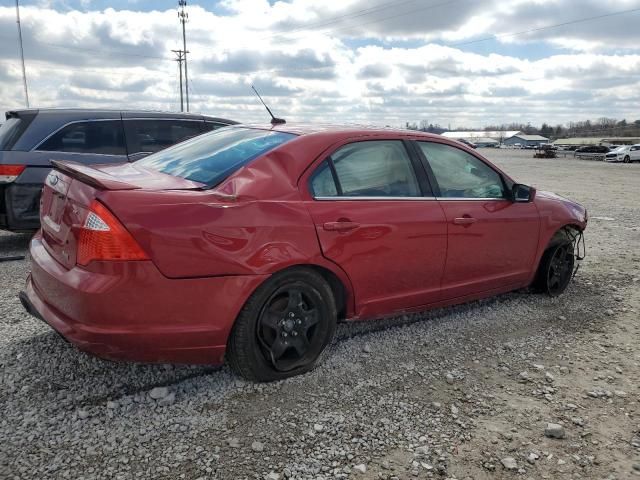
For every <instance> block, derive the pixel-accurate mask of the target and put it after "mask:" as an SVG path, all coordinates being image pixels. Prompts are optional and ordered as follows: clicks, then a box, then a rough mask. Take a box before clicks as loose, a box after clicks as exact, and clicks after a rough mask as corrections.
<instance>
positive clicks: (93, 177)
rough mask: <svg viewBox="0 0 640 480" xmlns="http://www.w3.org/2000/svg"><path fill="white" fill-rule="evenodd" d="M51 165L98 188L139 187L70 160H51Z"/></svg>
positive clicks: (123, 188)
mask: <svg viewBox="0 0 640 480" xmlns="http://www.w3.org/2000/svg"><path fill="white" fill-rule="evenodd" d="M51 165H53V168H55V169H56V170H59V171H61V172H63V173H65V174H67V175H69V176H70V177H71V178H75V179H76V180H80V181H81V182H82V183H86V184H87V185H91V186H92V187H94V188H97V189H99V190H138V189H139V188H140V187H138V186H136V185H132V184H130V183H127V182H123V181H122V180H116V177H114V176H113V175H109V174H108V173H105V172H102V171H100V170H98V169H97V168H93V167H91V166H89V165H84V164H82V163H78V162H73V161H71V160H51Z"/></svg>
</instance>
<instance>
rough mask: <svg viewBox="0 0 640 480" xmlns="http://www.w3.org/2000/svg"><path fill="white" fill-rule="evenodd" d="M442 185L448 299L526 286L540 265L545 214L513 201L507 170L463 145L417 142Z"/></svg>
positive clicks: (440, 197)
mask: <svg viewBox="0 0 640 480" xmlns="http://www.w3.org/2000/svg"><path fill="white" fill-rule="evenodd" d="M417 144H418V146H419V148H420V150H421V151H422V153H424V156H425V157H426V160H427V163H428V167H429V168H430V170H431V173H432V175H433V178H434V183H436V184H437V187H438V190H439V193H438V201H439V203H440V205H441V206H442V208H443V210H444V213H445V216H446V219H447V226H448V238H449V243H448V250H447V261H446V267H445V273H444V277H443V280H442V295H443V299H444V300H448V299H453V298H457V297H462V296H465V295H471V294H477V293H481V292H485V291H489V290H493V289H498V288H505V287H510V286H514V287H517V286H521V285H522V283H523V282H526V281H527V279H528V278H529V277H530V274H531V272H532V269H533V268H534V261H535V256H536V250H537V247H538V235H539V229H540V218H539V214H538V210H537V208H536V206H535V205H534V204H533V203H514V202H512V201H511V200H510V195H509V194H508V192H507V188H506V184H505V182H504V180H503V178H502V175H501V174H500V173H499V172H498V171H496V170H494V168H493V167H492V166H490V165H489V164H488V163H485V162H484V161H482V160H481V159H479V158H477V157H475V156H473V155H471V154H469V153H467V152H465V151H464V150H462V149H459V148H456V147H453V146H450V145H445V144H441V143H436V142H417Z"/></svg>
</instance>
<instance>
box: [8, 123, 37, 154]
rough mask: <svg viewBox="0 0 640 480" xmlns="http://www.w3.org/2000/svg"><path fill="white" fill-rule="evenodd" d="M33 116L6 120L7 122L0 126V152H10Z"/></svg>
mask: <svg viewBox="0 0 640 480" xmlns="http://www.w3.org/2000/svg"><path fill="white" fill-rule="evenodd" d="M33 117H34V115H29V116H28V117H26V116H25V118H21V117H17V116H15V117H12V116H10V117H9V118H7V121H6V122H4V123H3V124H2V125H0V151H2V150H11V149H12V148H13V146H14V145H15V143H16V142H17V141H18V139H19V138H20V136H21V135H22V134H23V133H24V131H25V130H26V129H27V127H28V126H29V124H30V123H31V120H33Z"/></svg>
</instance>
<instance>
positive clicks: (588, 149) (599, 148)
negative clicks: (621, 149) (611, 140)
mask: <svg viewBox="0 0 640 480" xmlns="http://www.w3.org/2000/svg"><path fill="white" fill-rule="evenodd" d="M580 153H598V154H603V153H609V147H607V146H606V145H587V146H584V147H580V148H578V149H577V150H576V155H578V154H580Z"/></svg>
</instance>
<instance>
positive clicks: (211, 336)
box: [20, 125, 587, 381]
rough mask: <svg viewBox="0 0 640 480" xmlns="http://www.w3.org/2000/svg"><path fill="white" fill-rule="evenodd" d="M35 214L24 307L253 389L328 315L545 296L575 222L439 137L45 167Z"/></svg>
mask: <svg viewBox="0 0 640 480" xmlns="http://www.w3.org/2000/svg"><path fill="white" fill-rule="evenodd" d="M41 217H42V229H41V231H40V232H39V233H38V234H37V235H36V236H35V237H34V238H33V239H32V241H31V245H30V253H31V274H30V276H29V278H28V281H27V285H26V290H25V291H24V292H22V293H21V294H20V299H21V301H22V303H23V305H24V306H25V308H26V309H27V311H29V312H30V313H32V314H33V315H36V316H38V317H40V318H43V319H44V320H45V321H46V322H47V323H48V324H49V325H50V326H51V327H52V328H54V329H55V330H57V331H58V332H60V333H61V334H62V335H63V336H65V337H66V338H67V339H68V340H69V341H71V342H72V343H74V344H75V345H77V346H78V347H79V348H80V349H82V350H85V351H88V352H90V353H93V354H96V355H100V356H103V357H106V358H112V359H124V360H133V361H145V362H187V363H205V364H206V363H208V364H216V363H221V362H222V360H223V357H225V356H226V358H228V360H229V362H230V364H231V366H232V368H233V369H234V370H235V371H236V372H238V373H239V374H241V375H243V376H245V377H246V378H249V379H252V380H262V381H268V380H277V379H281V378H285V377H289V376H291V375H296V374H299V373H302V372H305V371H308V370H310V369H311V368H313V366H314V364H315V363H316V361H317V359H318V358H319V356H320V354H321V353H322V351H323V350H324V349H325V347H326V346H327V345H328V344H329V342H330V341H331V339H332V337H333V334H334V331H335V329H336V323H337V322H338V321H342V320H355V319H360V318H375V317H383V316H388V315H397V314H400V313H402V314H404V313H407V312H411V311H423V310H425V309H428V308H434V307H441V306H444V305H448V304H457V303H462V302H466V301H470V300H472V299H478V298H483V297H488V296H492V295H496V294H498V293H501V292H508V291H511V290H517V289H520V288H523V287H526V286H529V285H533V286H534V287H535V288H536V289H538V290H540V291H542V292H545V293H547V294H549V295H559V294H561V293H562V292H563V291H564V290H565V289H566V287H567V286H568V284H569V282H570V281H571V278H572V276H573V273H574V269H575V262H576V261H577V260H576V254H577V252H576V251H575V250H574V246H575V245H576V244H578V245H579V239H580V237H581V235H582V231H583V230H584V229H585V227H586V225H587V212H586V210H585V208H584V207H583V206H581V205H580V204H578V203H576V202H573V201H571V200H568V199H566V198H563V197H560V196H558V195H554V194H552V193H549V192H542V191H538V192H536V189H534V188H532V187H529V186H526V185H522V184H518V183H517V182H516V181H514V180H513V179H512V178H511V177H509V176H508V175H507V174H506V173H504V172H503V171H501V170H500V169H499V168H497V167H496V166H494V165H492V164H491V163H490V162H489V161H488V160H486V159H485V158H484V157H483V156H481V155H480V154H478V153H477V151H475V150H473V149H470V148H468V147H465V146H463V145H462V144H460V143H458V142H455V141H453V140H450V139H447V138H445V137H442V136H439V135H431V134H427V133H421V132H408V131H393V130H388V129H380V130H377V129H364V128H347V127H337V126H336V127H313V126H295V125H277V126H268V127H263V128H259V127H246V126H232V127H227V128H223V129H220V130H217V131H215V132H210V133H207V134H204V135H201V136H199V137H197V138H194V139H191V140H188V141H186V142H183V143H181V144H179V145H176V146H174V147H171V148H168V149H166V150H163V151H161V152H158V153H156V154H153V155H150V156H149V157H147V158H145V159H143V160H140V161H139V162H135V163H132V164H126V165H99V166H95V165H82V164H78V163H74V162H56V163H55V170H53V171H52V172H51V173H50V174H49V176H48V179H47V182H46V184H45V187H44V190H43V196H42V212H41ZM43 354H45V352H43Z"/></svg>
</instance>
